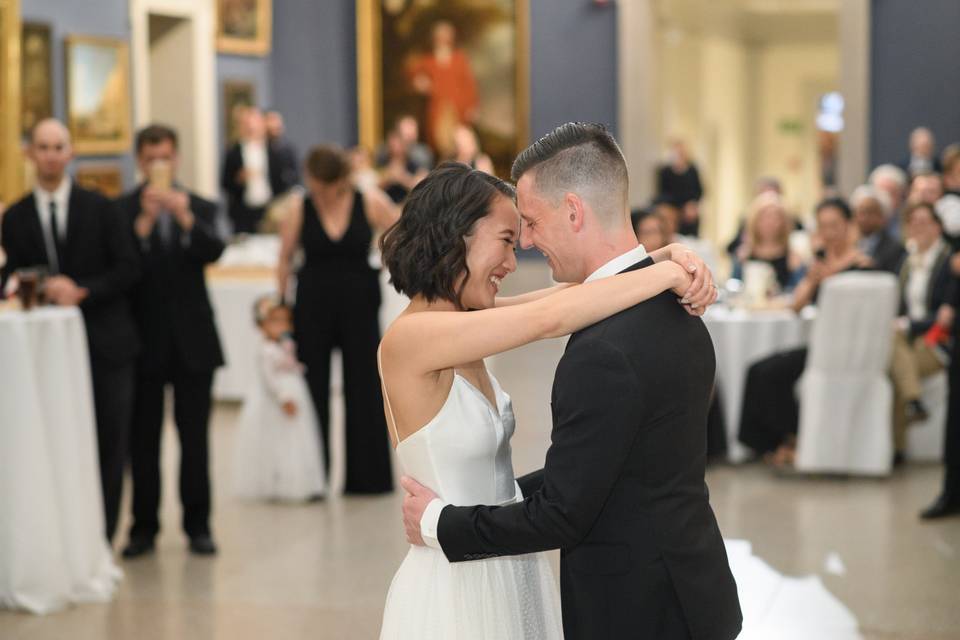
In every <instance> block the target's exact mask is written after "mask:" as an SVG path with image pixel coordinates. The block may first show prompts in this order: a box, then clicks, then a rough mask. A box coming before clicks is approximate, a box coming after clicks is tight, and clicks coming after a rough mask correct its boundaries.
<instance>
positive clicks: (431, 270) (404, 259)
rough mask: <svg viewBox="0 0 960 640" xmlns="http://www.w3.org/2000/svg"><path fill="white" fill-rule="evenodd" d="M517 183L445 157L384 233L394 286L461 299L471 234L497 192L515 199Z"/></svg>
mask: <svg viewBox="0 0 960 640" xmlns="http://www.w3.org/2000/svg"><path fill="white" fill-rule="evenodd" d="M515 195H516V194H515V192H514V190H513V187H512V186H511V185H509V184H508V183H506V182H504V181H503V180H501V179H500V178H497V177H496V176H492V175H490V174H488V173H484V172H483V171H478V170H476V169H471V168H470V167H469V166H467V165H465V164H461V163H459V162H444V163H443V164H441V165H440V166H438V167H437V168H436V169H434V170H433V171H431V172H430V174H429V175H428V176H427V177H426V178H424V179H423V181H421V182H420V183H419V184H418V185H417V186H416V187H414V188H413V190H412V191H411V192H410V194H409V195H408V196H407V200H406V202H405V203H404V205H403V212H402V213H401V215H400V219H399V220H398V221H397V223H396V224H394V225H393V226H392V227H390V229H388V230H387V232H386V233H384V234H383V237H382V238H380V251H381V252H382V254H383V264H384V266H386V268H387V270H388V271H389V272H390V282H391V284H393V286H394V288H395V289H396V290H397V291H398V292H400V293H402V294H404V295H406V296H408V297H411V298H412V297H414V296H416V295H422V296H424V297H425V298H426V299H427V300H429V301H433V300H436V299H442V300H449V301H451V302H454V303H456V304H457V305H458V306H461V307H462V305H461V304H460V295H461V293H462V291H463V286H464V285H465V284H466V278H464V279H463V280H462V282H461V283H460V286H459V288H457V281H458V280H459V279H460V276H461V274H466V276H467V277H469V275H470V270H469V269H468V268H467V245H466V241H465V239H466V237H467V236H469V235H470V234H471V233H473V226H474V224H476V222H477V221H478V220H480V219H481V218H483V217H484V216H486V215H487V214H488V213H489V212H490V207H491V204H492V203H493V201H494V199H495V198H496V197H497V196H503V197H507V198H510V199H511V200H513V199H514V198H515Z"/></svg>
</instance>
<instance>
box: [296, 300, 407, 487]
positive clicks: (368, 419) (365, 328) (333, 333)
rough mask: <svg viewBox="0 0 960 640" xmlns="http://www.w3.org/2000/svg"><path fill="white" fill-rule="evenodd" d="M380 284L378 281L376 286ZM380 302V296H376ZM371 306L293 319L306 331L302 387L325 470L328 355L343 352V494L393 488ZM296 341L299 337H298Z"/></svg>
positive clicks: (343, 305)
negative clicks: (318, 434) (311, 410)
mask: <svg viewBox="0 0 960 640" xmlns="http://www.w3.org/2000/svg"><path fill="white" fill-rule="evenodd" d="M377 286H378V287H379V284H377ZM377 301H378V302H379V298H377ZM377 308H378V305H376V304H356V305H351V304H350V302H349V301H343V302H340V303H337V304H329V305H328V306H327V308H325V309H319V308H315V307H314V308H311V309H310V310H308V311H307V312H304V310H300V312H299V313H298V316H297V317H298V321H299V322H300V323H301V324H303V325H305V326H303V327H301V328H300V329H298V333H302V332H308V333H309V334H310V335H309V339H306V338H307V337H308V336H304V338H305V339H304V343H305V344H301V347H303V346H308V345H309V347H308V349H309V353H304V354H303V355H304V356H305V357H304V361H305V362H306V364H307V373H306V379H307V385H308V386H309V388H310V395H311V396H312V398H313V403H314V406H315V408H316V410H317V418H318V419H319V420H320V432H321V439H322V440H323V457H324V462H325V468H326V470H327V473H328V474H329V472H330V426H329V425H330V356H331V353H332V351H333V349H334V348H335V347H339V348H340V350H341V353H342V354H343V393H344V400H345V404H346V414H347V415H346V423H347V424H346V449H347V452H346V467H347V469H346V476H347V477H346V483H345V487H344V490H345V491H346V492H347V493H385V492H387V491H392V490H393V473H392V471H391V468H390V449H389V447H390V442H389V439H388V435H387V423H386V419H385V418H384V415H383V393H382V391H381V389H380V374H379V373H378V371H377V346H378V345H379V343H380V325H379V319H378V317H377ZM298 339H299V338H298Z"/></svg>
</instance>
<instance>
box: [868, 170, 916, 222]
mask: <svg viewBox="0 0 960 640" xmlns="http://www.w3.org/2000/svg"><path fill="white" fill-rule="evenodd" d="M867 183H868V184H869V185H870V186H871V187H874V188H875V189H878V190H880V191H882V192H883V193H885V194H887V197H888V198H889V199H890V217H889V222H888V223H887V230H888V231H889V232H890V233H891V234H892V235H893V236H894V237H895V238H899V237H900V213H901V211H902V210H903V203H904V201H905V200H906V197H907V186H908V185H907V174H906V173H905V172H904V170H903V169H901V168H900V167H898V166H897V165H895V164H881V165H880V166H878V167H877V168H875V169H874V170H873V171H871V172H870V178H869V179H868V180H867Z"/></svg>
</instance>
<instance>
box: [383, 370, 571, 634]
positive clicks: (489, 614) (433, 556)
mask: <svg viewBox="0 0 960 640" xmlns="http://www.w3.org/2000/svg"><path fill="white" fill-rule="evenodd" d="M490 380H491V382H492V383H493V388H494V391H495V393H496V400H497V406H496V407H494V406H492V405H491V404H490V401H489V400H488V399H487V398H486V396H484V395H483V393H481V392H480V391H479V390H478V389H477V388H476V387H474V386H473V385H471V384H470V382H468V381H467V380H466V379H465V378H463V377H462V376H460V375H459V374H455V375H454V380H453V384H452V386H451V387H450V393H449V395H448V396H447V400H446V402H445V403H444V405H443V407H442V408H441V409H440V411H439V413H437V415H436V416H435V417H434V418H433V420H431V421H430V422H429V423H428V424H427V425H426V426H424V427H423V428H422V429H420V430H419V431H417V432H416V433H414V434H413V435H411V436H409V437H407V438H406V439H405V440H404V441H403V442H401V443H400V445H399V446H398V447H397V456H398V457H399V459H400V462H401V464H402V465H403V469H404V472H405V473H406V474H407V475H409V476H411V477H413V478H415V479H416V480H418V481H419V482H420V483H421V484H423V485H425V486H427V487H430V489H432V490H433V491H434V492H435V493H436V494H437V495H438V496H440V497H441V498H442V499H443V500H445V501H446V502H448V503H450V504H456V505H474V504H488V505H497V504H509V503H512V502H517V501H520V500H522V496H521V494H520V488H519V486H517V483H516V480H515V479H514V475H513V463H512V460H511V452H510V437H511V436H512V435H513V430H514V427H515V423H514V416H513V407H512V405H511V402H510V396H508V395H507V394H506V393H504V392H503V389H501V388H500V384H499V383H498V382H497V381H496V379H495V378H494V377H493V376H490ZM387 406H388V410H389V398H388V402H387ZM562 637H563V630H562V622H561V617H560V598H559V594H558V592H557V588H556V582H555V580H554V577H553V573H552V572H551V570H550V566H549V563H548V561H547V558H546V556H545V555H544V554H539V553H538V554H529V555H522V556H503V557H498V558H489V559H486V560H474V561H470V562H458V563H450V562H448V561H447V558H446V557H445V556H444V555H443V553H442V552H441V551H439V550H436V549H432V548H428V547H411V548H410V551H409V552H408V553H407V556H406V558H405V559H404V560H403V563H402V564H401V565H400V569H398V570H397V573H396V575H395V576H394V577H393V582H392V583H391V585H390V591H389V593H388V594H387V603H386V607H385V609H384V613H383V626H382V629H381V632H380V638H381V639H384V640H399V639H411V640H413V639H416V640H432V639H437V640H440V639H443V640H473V639H476V640H481V639H484V640H486V639H488V638H496V639H497V640H537V639H543V640H546V639H550V640H553V639H556V638H562Z"/></svg>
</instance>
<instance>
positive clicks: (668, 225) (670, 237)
mask: <svg viewBox="0 0 960 640" xmlns="http://www.w3.org/2000/svg"><path fill="white" fill-rule="evenodd" d="M651 207H652V209H653V211H654V212H655V213H656V214H657V215H658V216H659V217H660V219H661V220H663V224H664V230H665V233H666V242H667V244H672V243H674V242H676V243H679V244H682V245H686V246H687V247H689V248H690V250H691V251H693V252H694V253H695V254H697V255H698V256H700V257H701V258H703V261H704V262H706V263H707V266H708V267H710V270H711V271H714V272H715V271H716V270H717V255H716V253H715V252H714V250H713V245H712V244H710V243H709V242H707V241H706V240H703V239H701V238H697V237H695V236H685V235H680V233H679V232H678V230H679V228H680V217H681V216H682V215H683V214H682V212H681V210H680V207H679V206H677V203H676V202H674V201H673V200H672V199H670V198H667V197H664V196H660V197H657V198H655V199H654V201H653V203H652V205H651Z"/></svg>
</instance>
